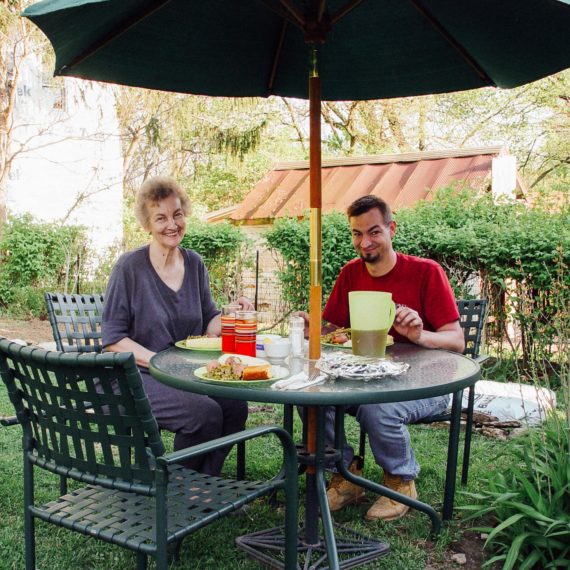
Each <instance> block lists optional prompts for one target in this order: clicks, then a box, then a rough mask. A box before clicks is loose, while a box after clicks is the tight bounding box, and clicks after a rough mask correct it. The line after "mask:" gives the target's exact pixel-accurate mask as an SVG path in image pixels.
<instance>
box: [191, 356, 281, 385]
mask: <svg viewBox="0 0 570 570" xmlns="http://www.w3.org/2000/svg"><path fill="white" fill-rule="evenodd" d="M224 356H233V355H231V354H228V355H224ZM238 356H239V357H240V358H241V359H242V362H245V363H246V364H247V365H248V366H257V365H258V364H268V362H267V361H266V360H263V359H261V358H253V357H252V356H241V355H238ZM246 358H248V359H251V360H252V361H255V362H246V360H245V359H246ZM218 360H219V361H220V360H221V358H220V359H218ZM269 373H270V374H271V378H268V379H267V380H225V379H224V380H218V379H217V378H210V377H208V376H207V374H208V369H207V368H206V367H205V366H201V367H200V368H197V369H196V370H194V376H196V377H198V378H200V380H204V381H205V382H211V383H212V384H225V385H227V386H255V385H262V384H267V383H268V382H269V383H271V382H275V380H280V379H281V378H286V377H287V376H289V369H288V368H285V367H284V366H271V368H270V369H269Z"/></svg>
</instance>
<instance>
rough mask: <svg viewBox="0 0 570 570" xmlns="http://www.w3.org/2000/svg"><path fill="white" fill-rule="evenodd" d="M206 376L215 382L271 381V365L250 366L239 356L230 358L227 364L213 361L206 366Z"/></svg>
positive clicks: (226, 361)
mask: <svg viewBox="0 0 570 570" xmlns="http://www.w3.org/2000/svg"><path fill="white" fill-rule="evenodd" d="M206 375H207V377H208V378H212V379H214V380H234V381H244V380H245V381H247V380H269V379H271V364H260V365H256V366H248V365H246V364H245V363H244V362H242V360H241V359H240V358H239V357H237V356H230V357H229V358H227V359H226V360H225V362H223V363H222V362H219V361H218V360H211V361H210V362H208V364H207V365H206Z"/></svg>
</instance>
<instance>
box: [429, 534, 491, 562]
mask: <svg viewBox="0 0 570 570" xmlns="http://www.w3.org/2000/svg"><path fill="white" fill-rule="evenodd" d="M484 544H485V540H483V539H482V538H481V534H480V533H477V532H473V531H468V530H466V531H463V532H462V534H461V538H460V539H459V540H457V541H455V542H453V543H451V544H450V545H449V546H448V548H446V549H445V550H444V551H443V552H441V551H440V552H437V551H436V550H435V544H434V543H430V542H428V543H426V545H425V546H427V548H428V551H429V554H428V561H427V564H426V567H425V570H481V568H482V567H483V564H484V563H485V561H486V560H487V553H486V552H485V551H484V550H483V546H484ZM455 555H459V558H458V559H459V560H461V558H462V557H461V555H464V556H465V558H464V560H465V561H464V562H463V563H461V562H459V561H458V560H456V559H454V556H455ZM495 568H498V567H497V566H495V565H493V566H491V570H493V569H495Z"/></svg>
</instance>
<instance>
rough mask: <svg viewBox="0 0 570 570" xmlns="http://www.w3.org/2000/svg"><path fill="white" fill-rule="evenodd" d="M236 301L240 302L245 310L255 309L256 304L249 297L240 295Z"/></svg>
mask: <svg viewBox="0 0 570 570" xmlns="http://www.w3.org/2000/svg"><path fill="white" fill-rule="evenodd" d="M236 303H238V304H239V305H240V306H241V308H242V310H243V311H255V306H254V305H253V303H252V302H251V301H250V300H249V299H248V298H247V297H238V298H237V301H236Z"/></svg>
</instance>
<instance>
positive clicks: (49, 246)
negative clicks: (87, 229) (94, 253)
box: [0, 215, 85, 315]
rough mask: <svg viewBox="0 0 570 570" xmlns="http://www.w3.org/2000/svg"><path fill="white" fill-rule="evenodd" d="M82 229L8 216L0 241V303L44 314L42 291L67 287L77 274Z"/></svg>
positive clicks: (80, 255)
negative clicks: (8, 219)
mask: <svg viewBox="0 0 570 570" xmlns="http://www.w3.org/2000/svg"><path fill="white" fill-rule="evenodd" d="M84 251H85V235H84V230H83V228H81V227H78V226H58V225H56V224H49V223H40V222H35V221H34V220H33V218H32V217H31V216H30V215H24V216H22V217H15V218H12V219H11V220H10V221H9V222H8V223H7V224H6V225H5V227H4V233H3V236H2V239H1V241H0V267H1V275H0V304H1V305H2V306H3V307H6V308H8V309H9V310H10V312H12V313H17V312H19V311H20V312H21V311H24V312H28V311H30V312H31V313H32V314H35V315H41V314H43V313H44V311H45V309H44V303H43V291H46V290H48V289H58V290H68V288H72V287H73V285H75V284H76V283H77V281H78V280H79V279H80V277H81V272H82V262H81V260H82V258H83V257H84V256H83V253H84Z"/></svg>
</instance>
